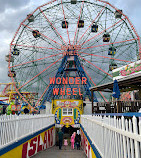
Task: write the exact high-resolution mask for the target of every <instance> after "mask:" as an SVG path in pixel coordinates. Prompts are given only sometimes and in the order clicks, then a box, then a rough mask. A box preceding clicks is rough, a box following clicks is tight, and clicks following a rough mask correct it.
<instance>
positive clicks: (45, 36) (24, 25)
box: [22, 23, 62, 46]
mask: <svg viewBox="0 0 141 158" xmlns="http://www.w3.org/2000/svg"><path fill="white" fill-rule="evenodd" d="M22 25H23V26H25V27H27V28H28V29H30V30H32V31H36V30H34V29H32V28H31V27H29V26H27V25H25V24H24V23H22ZM40 35H42V36H43V37H45V38H47V39H49V40H50V41H52V42H54V43H56V44H58V45H60V46H62V44H60V43H58V42H56V41H54V40H53V39H51V38H49V37H47V36H45V35H44V34H42V33H40Z"/></svg>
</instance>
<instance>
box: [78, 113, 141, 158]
mask: <svg viewBox="0 0 141 158" xmlns="http://www.w3.org/2000/svg"><path fill="white" fill-rule="evenodd" d="M81 124H82V126H83V127H84V130H85V131H86V132H87V134H88V136H89V137H90V139H91V140H92V143H93V144H94V145H95V147H96V148H97V150H98V151H99V153H100V155H101V157H102V158H141V120H139V119H138V118H136V117H135V116H133V117H132V118H131V119H125V118H124V117H123V116H122V117H121V118H116V117H114V118H113V117H106V116H104V117H102V116H90V115H83V116H82V117H81Z"/></svg>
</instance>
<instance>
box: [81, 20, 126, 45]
mask: <svg viewBox="0 0 141 158" xmlns="http://www.w3.org/2000/svg"><path fill="white" fill-rule="evenodd" d="M123 20H125V18H124V19H121V20H119V21H118V22H116V23H114V24H113V25H112V26H110V27H108V28H107V29H105V30H103V31H101V32H100V33H98V34H96V35H95V36H93V37H92V38H90V39H88V40H87V41H85V42H83V43H82V44H81V45H84V44H85V43H87V42H89V41H90V40H92V39H94V38H96V37H97V36H99V35H101V34H102V33H104V32H106V31H107V30H109V29H110V28H112V27H114V26H115V25H117V24H118V23H120V22H122V21H123Z"/></svg>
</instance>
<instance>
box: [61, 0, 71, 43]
mask: <svg viewBox="0 0 141 158" xmlns="http://www.w3.org/2000/svg"><path fill="white" fill-rule="evenodd" d="M61 5H62V11H63V15H64V21H65V25H66V26H67V22H66V17H65V12H64V8H63V3H62V0H61ZM66 29H67V35H68V40H69V45H70V44H71V43H70V37H69V31H68V27H67V28H66Z"/></svg>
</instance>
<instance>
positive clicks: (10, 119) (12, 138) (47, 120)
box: [0, 115, 54, 148]
mask: <svg viewBox="0 0 141 158" xmlns="http://www.w3.org/2000/svg"><path fill="white" fill-rule="evenodd" d="M52 124H54V115H19V116H17V115H3V116H0V148H2V147H4V146H7V145H9V144H11V143H13V142H16V141H18V140H19V139H21V138H24V137H26V136H28V135H30V134H33V133H35V132H37V131H40V130H42V129H44V128H46V127H48V126H50V125H52Z"/></svg>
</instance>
